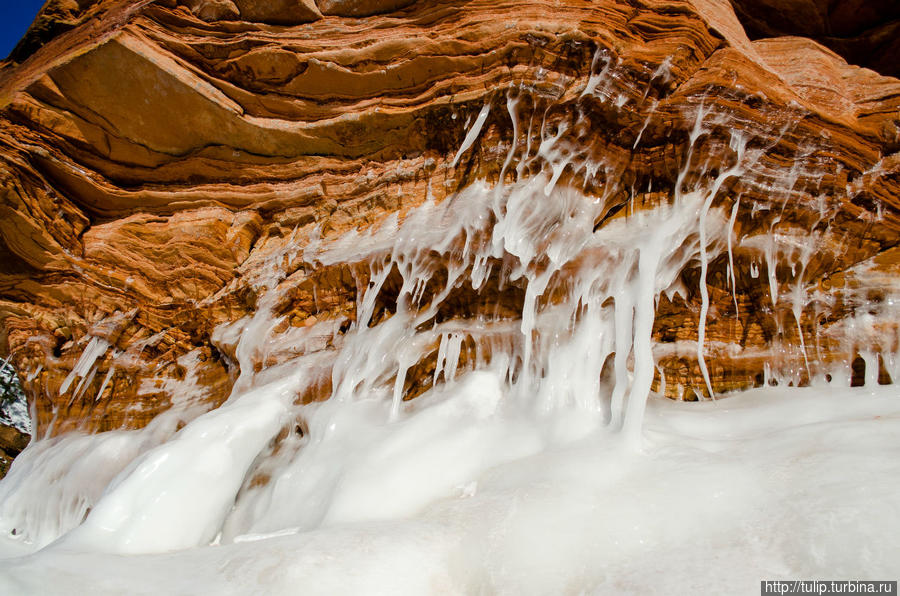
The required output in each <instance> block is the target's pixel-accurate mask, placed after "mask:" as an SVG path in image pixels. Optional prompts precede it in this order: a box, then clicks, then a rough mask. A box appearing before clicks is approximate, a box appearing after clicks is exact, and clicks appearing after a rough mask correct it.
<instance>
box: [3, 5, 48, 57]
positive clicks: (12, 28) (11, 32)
mask: <svg viewBox="0 0 900 596" xmlns="http://www.w3.org/2000/svg"><path fill="white" fill-rule="evenodd" d="M0 4H2V6H3V8H2V9H0V59H3V58H6V57H7V56H8V55H9V53H10V52H11V51H12V49H13V48H14V47H15V45H16V44H17V43H18V42H19V40H20V39H22V36H23V35H25V31H26V30H27V29H28V26H29V25H30V24H31V21H33V20H34V16H35V15H36V14H37V13H38V11H39V10H40V9H41V6H43V5H44V2H43V0H0Z"/></svg>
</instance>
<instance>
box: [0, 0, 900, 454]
mask: <svg viewBox="0 0 900 596" xmlns="http://www.w3.org/2000/svg"><path fill="white" fill-rule="evenodd" d="M747 4H748V5H749V3H747ZM54 23H56V24H54ZM37 26H38V29H37V30H33V31H32V33H31V34H30V35H31V38H30V39H32V42H30V44H31V45H30V46H28V45H27V44H26V46H27V47H26V46H20V48H19V50H18V51H17V52H16V53H14V55H13V57H14V58H15V57H16V56H18V58H16V59H17V60H19V62H12V61H8V62H7V63H5V64H3V66H2V70H0V210H2V211H0V236H2V243H0V354H5V353H7V352H8V353H11V354H12V362H13V363H14V365H15V366H16V368H17V370H18V371H20V374H21V376H22V381H23V386H24V387H25V389H26V391H27V392H28V395H29V397H30V399H31V400H32V401H33V403H34V404H35V406H36V410H35V411H36V412H37V419H36V421H35V432H36V433H37V435H38V436H48V435H53V434H58V433H61V432H65V431H68V430H72V429H76V428H77V429H82V430H87V431H101V430H107V429H112V428H120V427H140V426H143V425H145V424H146V423H147V422H148V421H149V420H151V419H152V418H153V417H154V416H155V415H156V414H157V413H159V412H160V411H162V410H165V409H166V408H169V407H170V405H171V404H172V403H173V400H180V401H181V402H185V401H188V402H191V403H196V404H198V407H204V408H208V407H213V406H215V405H216V404H218V403H221V401H222V400H224V399H225V398H226V397H227V395H228V393H229V391H230V390H231V387H232V384H233V382H234V379H235V378H236V374H237V370H236V366H237V360H236V358H235V354H234V353H233V351H234V348H235V346H234V343H233V342H229V341H228V340H227V339H223V338H222V337H219V336H217V335H215V334H214V330H215V329H216V328H217V327H219V328H220V329H221V328H222V327H220V326H221V325H223V324H226V323H232V322H235V321H238V320H240V319H241V318H242V317H245V316H247V315H249V314H252V313H253V312H254V310H255V309H256V304H257V300H258V291H259V288H258V286H257V285H256V284H255V283H254V280H256V279H257V278H258V274H259V272H260V271H263V270H264V269H265V268H266V267H267V266H269V264H270V261H271V259H273V258H281V261H282V265H283V266H284V267H286V269H287V273H288V276H287V278H286V279H285V280H284V281H283V282H282V286H283V289H284V291H285V294H284V295H285V296H287V297H288V298H286V299H284V300H283V301H282V302H281V303H280V304H278V306H277V309H276V312H277V313H278V314H283V315H285V316H286V319H285V320H286V321H288V323H286V324H289V325H291V326H293V327H298V328H299V327H303V326H310V327H311V326H313V325H315V324H317V323H322V322H325V321H332V322H334V326H335V329H336V331H335V332H334V334H332V335H331V336H329V338H327V339H326V340H323V341H322V342H320V343H318V344H315V345H311V347H308V348H306V349H309V350H321V351H323V353H326V352H328V350H330V349H332V345H331V344H333V342H335V341H339V336H340V333H342V329H343V328H344V327H345V325H344V322H345V321H351V320H352V319H353V318H354V316H355V314H354V313H355V301H356V297H357V291H356V288H357V284H358V283H365V280H366V275H367V274H368V273H367V271H368V270H367V268H366V267H364V266H363V264H361V263H343V264H340V265H334V266H329V267H322V268H318V269H314V268H310V267H308V266H306V265H304V264H303V263H302V262H301V260H300V259H298V258H296V253H294V257H293V258H292V257H291V256H290V254H289V253H288V256H287V257H283V258H282V257H279V255H284V254H286V249H287V248H290V247H292V246H293V247H296V248H297V249H298V250H302V248H303V247H304V245H305V243H306V242H307V239H308V238H309V237H310V236H311V234H312V231H313V230H314V229H316V228H318V229H319V231H320V233H321V234H322V235H323V236H324V237H325V238H326V239H328V238H336V237H337V236H338V235H340V234H341V233H343V232H345V231H347V230H350V229H354V228H361V227H368V226H372V225H376V224H378V223H379V222H381V221H383V220H384V219H385V218H386V217H387V216H388V215H390V214H392V213H401V214H405V213H407V212H408V211H409V210H410V209H411V208H413V207H415V206H417V205H420V204H421V203H422V202H423V201H424V200H425V199H426V196H427V194H428V192H429V189H430V192H431V194H432V196H433V197H434V198H435V199H436V200H438V201H440V200H443V199H444V198H445V197H447V196H448V195H450V194H452V193H453V192H455V191H458V190H459V189H461V188H464V187H466V186H467V185H468V184H470V183H472V182H473V181H475V180H478V179H486V180H488V181H491V182H496V181H497V179H498V176H499V174H500V172H501V167H502V165H503V161H504V159H505V158H506V156H507V154H508V149H509V147H510V145H511V144H514V145H516V147H519V148H520V149H521V151H522V152H526V154H527V151H529V150H531V151H532V152H533V151H534V150H535V149H534V147H536V145H537V144H538V142H539V141H540V135H541V134H542V132H541V131H542V130H554V131H558V132H559V134H560V135H563V138H564V139H565V140H566V141H567V142H568V143H569V146H572V147H576V148H577V150H578V155H579V158H580V159H582V160H583V162H584V163H588V162H590V163H594V164H604V169H603V171H602V172H601V173H600V174H599V175H596V173H592V174H590V175H589V173H588V172H587V171H586V170H585V169H577V168H574V167H569V168H566V169H565V171H563V173H562V177H561V179H560V184H563V185H570V186H574V187H578V188H579V189H583V191H584V192H585V193H587V194H588V195H589V196H595V197H601V196H603V197H606V199H605V200H609V201H610V209H609V211H608V217H607V218H604V219H603V220H601V221H598V222H597V224H596V225H597V226H598V227H602V226H603V225H606V222H607V221H609V220H610V219H612V218H615V217H626V216H627V215H628V214H629V213H630V212H633V211H634V210H636V209H642V208H646V207H649V206H652V205H655V204H658V203H660V202H665V201H671V200H672V199H673V197H674V195H675V194H676V191H677V188H676V186H677V185H678V184H682V183H683V184H685V185H696V184H698V183H700V182H703V181H704V180H709V181H711V180H713V179H715V178H716V176H717V175H718V174H719V172H720V171H723V170H725V169H726V168H728V167H729V165H730V164H731V163H733V161H734V159H735V152H734V149H733V147H731V145H730V143H731V142H732V139H733V138H734V136H733V135H732V133H733V131H735V130H738V131H741V135H742V137H743V138H744V139H745V140H746V143H747V145H746V147H747V151H750V152H753V155H754V156H755V161H754V165H753V167H752V169H751V171H748V172H746V173H744V174H743V175H742V176H740V177H732V178H729V179H728V180H726V181H725V182H724V184H722V185H721V188H719V190H718V192H717V194H716V195H715V205H717V206H720V207H722V208H723V209H725V210H726V211H727V212H732V208H733V209H734V210H733V212H734V213H735V218H734V237H735V239H736V240H735V245H734V250H733V260H734V268H733V270H732V269H731V268H730V265H729V262H728V257H727V256H724V255H723V256H720V257H717V258H716V259H715V260H714V261H713V262H711V263H710V266H709V272H708V274H707V277H706V283H707V288H708V293H709V296H710V301H711V307H710V316H709V319H708V322H707V325H706V342H707V345H708V354H709V355H708V357H707V359H708V363H709V368H710V373H711V377H712V384H713V387H714V389H715V390H716V391H724V390H730V389H738V388H744V387H748V386H752V385H758V384H760V383H763V382H766V379H767V375H769V372H768V371H767V366H778V367H780V370H781V371H782V375H783V376H782V378H790V380H791V382H796V383H805V382H808V380H809V376H810V374H811V372H810V371H811V368H810V366H811V365H810V364H809V360H812V361H813V364H812V366H813V367H814V366H815V365H817V364H821V365H822V366H825V365H828V364H829V363H834V362H844V363H846V365H847V367H848V368H849V367H851V366H855V367H856V373H855V375H856V376H859V375H864V374H865V373H864V372H862V371H861V370H860V366H859V362H858V361H857V355H858V354H860V353H862V352H863V351H865V350H870V351H872V352H873V353H876V352H884V353H887V352H889V351H891V350H894V349H895V348H896V347H897V346H896V345H893V344H894V343H896V338H895V336H896V330H895V329H894V328H893V327H890V325H888V326H889V327H890V328H885V329H882V331H883V332H881V331H880V332H878V333H874V332H873V333H874V334H873V335H872V339H871V341H868V342H867V343H866V345H865V346H861V345H858V344H859V341H856V340H854V341H850V340H847V337H848V336H847V333H845V327H846V326H847V325H848V324H849V323H848V322H852V321H854V320H856V318H858V317H860V316H863V315H865V314H866V313H869V311H871V310H872V309H873V308H876V307H877V305H879V304H881V303H882V302H884V303H885V304H887V302H886V301H888V300H889V299H890V296H891V291H892V289H893V284H894V280H895V279H896V277H895V275H894V273H895V270H896V268H897V264H898V262H900V259H898V256H900V255H898V254H897V252H896V250H895V249H894V247H895V246H896V245H897V244H898V239H900V234H898V232H900V80H897V79H894V78H890V77H885V76H881V75H879V74H877V73H876V72H874V71H871V70H867V69H865V68H860V67H858V66H854V65H850V64H848V63H847V62H845V61H844V60H843V59H842V58H840V57H839V56H838V55H837V54H835V53H833V52H832V51H830V50H828V49H826V48H825V47H823V46H821V45H819V44H817V43H816V42H814V41H812V40H810V39H807V38H803V37H775V38H763V39H757V40H755V41H751V40H750V38H748V36H747V34H746V33H745V29H744V26H743V25H742V23H741V21H739V20H738V17H737V16H736V14H735V11H734V10H733V8H732V5H731V3H729V2H728V1H727V0H599V1H589V0H572V1H569V2H564V3H559V2H550V1H546V0H544V1H541V0H515V1H513V0H470V1H465V2H459V1H451V0H446V1H441V0H435V1H429V2H425V1H420V2H410V1H408V0H317V1H315V2H314V1H313V0H296V1H291V2H287V1H278V2H265V1H262V0H188V1H184V2H181V1H179V2H176V1H175V0H168V1H165V0H159V1H156V2H153V1H147V0H142V1H132V2H129V1H123V0H99V1H94V2H90V1H79V2H75V1H74V0H68V1H62V0H60V1H59V2H52V3H51V4H50V5H48V7H47V8H45V9H44V14H43V16H42V17H39V19H38V21H37ZM28 39H29V38H28V37H26V41H27V40H28ZM34 40H37V41H34ZM41 42H43V45H40V47H39V48H36V49H35V48H34V47H32V46H37V45H39V43H41ZM29 48H31V49H32V50H33V53H29V51H30V50H29ZM509 94H515V95H516V96H517V97H519V104H518V105H519V109H518V112H517V115H516V119H517V126H516V127H514V124H513V122H514V119H513V118H511V117H510V115H509V114H508V113H507V111H506V109H505V107H504V106H505V102H506V99H507V97H508V96H509ZM486 103H487V104H489V105H492V106H495V107H496V108H497V109H492V110H491V111H490V113H489V115H488V117H487V120H486V121H485V124H484V127H483V129H482V132H481V135H480V136H479V137H478V139H477V141H476V142H475V144H474V146H473V147H472V149H470V150H469V151H468V152H466V153H465V155H463V156H462V159H461V160H460V161H459V163H458V164H456V165H453V163H452V162H453V158H454V155H455V153H456V152H457V150H458V149H459V147H460V146H461V144H462V142H463V139H464V137H465V136H466V133H467V131H468V128H467V125H468V124H470V123H471V121H472V120H473V119H474V118H475V116H476V115H477V114H478V113H479V111H480V110H481V108H482V106H484V105H485V104H486ZM698 113H699V114H700V115H704V116H705V117H704V118H703V123H704V129H703V134H702V135H701V136H700V137H698V138H692V131H694V130H695V127H696V124H697V121H698ZM532 123H533V124H534V126H532ZM541 123H542V124H543V128H541V127H540V126H539V124H541ZM529 148H530V149H529ZM517 160H521V158H517ZM513 165H515V164H513ZM513 169H514V168H513ZM510 171H512V170H510ZM526 174H527V173H526ZM682 174H683V179H682V178H681V177H680V175H682ZM510 175H511V174H507V176H510ZM786 180H789V183H786V182H785V181H786ZM810 239H812V240H810ZM809 242H813V244H809ZM807 245H809V246H813V249H814V250H812V252H811V253H810V254H809V255H808V259H806V261H805V262H804V263H803V264H802V267H800V266H798V262H799V261H798V258H797V254H798V251H802V247H803V246H807ZM760 268H762V269H763V271H764V272H763V273H762V274H761V275H754V274H753V272H754V271H758V270H759V269H760ZM769 268H770V269H771V270H772V271H773V272H774V275H773V276H772V278H773V279H774V282H772V283H770V281H769V279H768V277H767V272H768V271H769ZM731 273H734V285H733V286H732V282H731V275H730V274H731ZM682 280H683V286H684V288H685V291H684V292H682V293H680V294H676V295H674V296H673V297H672V298H671V299H670V298H667V297H663V298H661V299H660V302H659V305H658V312H657V320H656V324H655V328H654V339H655V340H656V342H657V350H656V354H657V357H658V359H659V365H660V370H661V371H662V374H661V376H658V378H657V388H662V381H663V380H665V391H666V393H667V394H668V395H670V396H672V397H685V398H691V397H693V396H694V395H695V394H696V393H699V394H704V393H706V392H707V390H706V389H705V387H704V382H703V380H702V378H700V376H699V370H698V363H697V358H696V349H695V348H693V349H686V348H685V347H684V346H685V345H689V344H690V343H691V342H693V343H694V344H696V341H697V337H698V327H699V321H700V303H701V297H700V292H699V287H700V283H701V277H700V272H699V264H697V265H696V266H692V267H689V268H688V269H686V270H684V271H683V272H682ZM773 284H774V285H773ZM798 285H802V286H803V287H804V288H807V289H808V290H809V292H810V293H811V294H810V295H811V296H813V299H810V300H807V301H805V302H804V303H803V304H802V305H801V312H800V315H801V316H800V321H799V324H798V322H797V321H796V318H795V313H794V312H793V309H792V305H791V303H790V301H788V300H786V299H784V298H779V297H780V296H788V295H790V293H791V291H792V289H793V288H795V287H797V286H798ZM391 288H392V286H391V284H390V283H388V284H386V285H385V290H384V292H383V294H384V295H383V296H382V297H380V306H379V308H381V311H382V315H381V316H382V317H387V316H390V314H391V312H392V308H394V307H395V298H396V295H394V296H393V298H394V303H392V296H391V292H392V291H394V292H396V288H394V289H393V290H392V289H391ZM488 288H489V289H488V290H486V291H485V292H482V293H481V294H480V295H473V294H472V293H471V292H468V291H467V290H466V289H465V288H459V289H458V295H454V299H453V300H450V301H448V303H447V304H448V306H447V312H444V313H442V315H441V316H442V317H443V318H453V317H458V318H463V319H464V318H467V317H473V316H476V315H477V314H478V312H480V309H484V308H488V307H490V308H491V309H499V310H500V311H502V312H503V313H508V316H509V317H515V316H516V315H517V313H518V312H520V311H521V304H522V299H523V296H522V289H521V288H517V287H505V288H503V289H501V288H499V287H496V286H491V285H490V283H489V284H488ZM816 292H818V294H817V293H816ZM815 296H819V297H818V298H815ZM547 299H548V300H552V296H549V297H547ZM873 305H875V306H873ZM863 311H865V312H863ZM879 312H881V311H879ZM882 319H883V320H882ZM882 319H879V322H878V325H882V326H883V325H884V321H889V320H890V317H887V318H885V317H882ZM879 329H881V328H880V327H879ZM801 333H802V337H803V340H804V344H803V345H804V349H805V353H804V352H803V351H802V350H801V348H800V338H801V335H800V334H801ZM853 337H855V338H857V339H858V338H859V337H861V336H859V335H858V334H857V335H854V336H853ZM101 341H102V342H105V343H106V344H108V346H109V347H108V349H104V351H103V352H102V354H100V355H99V357H98V358H97V361H96V364H93V363H91V362H87V363H82V364H83V365H84V366H88V368H87V369H86V370H84V371H83V374H79V375H74V376H73V375H72V374H70V373H71V372H72V371H73V369H74V368H76V365H77V363H78V362H79V360H80V359H81V358H82V355H83V354H84V353H85V350H86V348H89V347H90V345H91V344H92V343H93V347H94V348H97V347H98V346H99V347H105V344H101V343H100V342H101ZM854 342H855V343H854ZM879 342H881V343H879ZM882 344H883V345H882ZM290 357H291V354H290V353H278V352H276V353H270V354H267V355H264V356H263V355H261V356H260V357H259V358H258V359H257V360H258V361H257V362H256V366H259V367H264V366H270V365H272V364H277V363H278V362H282V361H285V360H286V359H289V358H290ZM429 358H430V360H429ZM877 361H878V360H875V361H874V362H877ZM881 361H882V362H884V357H882V360H881ZM773 363H774V364H773ZM92 364H93V365H92ZM462 364H463V365H464V364H465V354H463V359H462ZM89 365H92V366H89ZM880 366H885V365H884V364H882V365H880ZM433 370H434V362H433V355H432V356H431V357H428V356H426V357H423V359H422V361H421V362H419V363H418V364H417V365H416V366H415V367H414V368H413V369H412V372H411V373H410V374H409V376H408V377H407V383H406V387H405V391H406V394H407V397H411V396H414V395H416V394H417V393H418V392H419V391H420V390H421V383H420V382H419V381H420V380H421V379H423V378H426V377H427V375H428V374H429V371H433ZM784 371H794V372H793V373H792V374H793V377H791V375H790V374H787V373H785V372H784ZM785 374H787V377H785V376H784V375H785ZM868 374H870V375H871V374H872V372H871V370H870V371H869V373H868ZM886 374H887V372H886V371H882V370H879V371H878V376H882V377H884V376H885V375H886ZM328 390H329V386H328V381H327V378H325V379H323V382H322V384H321V386H320V387H319V388H318V390H317V392H315V393H314V394H310V395H307V396H303V399H321V398H323V397H326V396H327V395H328Z"/></svg>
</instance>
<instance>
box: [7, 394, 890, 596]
mask: <svg viewBox="0 0 900 596" xmlns="http://www.w3.org/2000/svg"><path fill="white" fill-rule="evenodd" d="M476 381H477V382H476ZM483 382H484V379H477V380H473V381H472V384H469V383H460V385H459V386H458V387H459V392H458V394H456V395H452V396H442V398H440V399H434V400H433V401H432V403H429V404H427V405H426V406H423V407H422V408H421V409H420V410H419V411H418V412H416V413H415V414H413V415H411V416H409V417H408V418H405V419H403V420H402V421H398V422H397V423H396V425H397V428H396V429H395V430H396V431H398V432H387V430H385V431H383V432H375V433H373V434H371V435H369V436H367V437H365V438H364V439H360V440H359V442H360V443H362V444H363V445H355V446H352V447H351V446H349V445H346V444H345V447H344V448H346V449H347V450H348V453H349V452H350V451H353V450H354V449H355V451H354V452H355V454H356V455H355V456H353V457H349V458H348V459H350V460H354V459H355V461H356V462H357V464H356V467H355V468H354V467H353V466H352V465H351V466H350V467H351V468H353V469H352V470H350V471H349V472H348V478H352V479H353V480H352V481H349V482H345V483H340V485H339V486H338V487H337V489H336V490H335V492H334V493H333V498H332V503H333V504H337V503H343V504H342V505H340V506H336V507H334V508H332V509H330V511H331V518H330V519H327V520H326V521H325V522H324V523H322V524H321V525H320V526H319V527H317V528H316V529H312V530H306V531H304V530H302V529H299V528H296V527H295V528H292V529H288V530H287V531H283V532H274V533H273V534H271V535H270V536H268V537H267V536H266V535H265V534H257V535H254V536H248V537H247V538H249V539H250V540H248V541H237V542H236V543H235V544H231V545H220V546H206V547H201V548H194V549H189V550H182V551H178V552H173V553H168V554H158V555H132V556H120V555H106V554H101V553H97V552H92V551H90V550H88V549H84V548H80V549H78V550H71V549H68V548H66V547H65V544H60V545H59V546H58V547H51V548H48V549H45V550H44V551H41V552H39V553H37V554H36V555H33V556H30V557H25V558H20V559H9V560H6V561H4V562H2V563H0V569H2V574H0V592H3V593H10V594H71V593H93V594H154V593H156V594H158V593H169V594H207V593H220V594H235V595H237V594H254V593H256V594H295V593H298V592H303V593H309V594H416V595H421V594H493V593H498V594H584V593H587V594H593V593H596V594H603V593H610V592H616V593H632V594H672V593H689V592H691V591H697V592H712V593H735V594H753V593H758V589H759V583H758V582H759V579H760V578H797V577H803V578H827V577H832V578H833V577H896V576H897V574H898V572H900V503H898V499H897V496H898V495H900V444H898V441H897V436H900V396H898V395H897V391H896V389H895V388H893V387H879V388H875V389H872V388H869V389H866V388H860V389H852V390H851V389H842V390H837V389H834V388H802V389H786V390H785V389H760V390H754V391H752V392H748V393H747V394H744V395H739V396H735V397H729V398H727V399H724V400H720V401H718V402H717V403H711V402H702V403H693V404H692V403H683V402H682V403H678V402H668V401H664V400H661V399H651V402H650V404H649V409H648V413H647V425H646V427H647V428H646V431H645V447H644V449H643V450H642V451H641V452H630V451H626V450H624V449H622V448H621V443H619V442H614V441H611V440H610V436H609V434H608V433H606V432H605V431H597V432H590V433H584V432H581V433H579V434H580V438H578V439H576V440H573V441H570V442H568V443H559V442H553V441H550V440H548V439H547V437H548V436H550V434H552V433H550V432H549V431H550V429H551V427H552V426H554V425H568V424H571V420H566V417H565V416H564V415H561V416H559V417H550V418H547V419H544V420H542V421H539V422H538V421H534V420H531V421H527V420H524V419H523V418H522V417H521V416H519V415H517V414H516V413H515V412H505V411H500V412H499V413H498V415H495V416H494V417H493V420H492V422H491V423H490V424H491V425H492V428H491V429H490V433H488V432H487V429H486V428H481V429H480V430H479V429H478V424H479V420H480V421H481V423H484V422H485V418H484V417H483V415H484V410H482V411H480V412H479V411H477V408H476V407H475V404H474V403H473V402H472V399H473V398H472V396H473V395H474V396H477V397H475V398H474V399H475V400H476V401H478V402H483V403H484V404H485V407H486V408H488V409H489V408H491V407H494V406H495V404H493V402H492V400H491V397H490V395H488V394H487V392H484V391H481V389H480V387H482V386H483ZM346 422H347V424H348V426H349V425H352V424H353V422H352V421H350V420H348V421H346ZM473 424H474V425H475V427H474V429H473V426H472V425H473ZM346 430H347V431H348V432H349V430H350V429H349V428H348V429H346ZM497 432H500V433H501V436H504V438H505V439H507V440H509V439H517V440H518V441H517V442H518V445H519V447H518V449H519V450H518V452H517V453H515V452H513V450H510V451H507V452H506V453H505V454H503V455H498V454H497V452H496V451H495V449H494V447H495V445H491V444H490V443H488V444H484V443H483V442H481V439H480V438H479V437H481V438H482V439H483V438H484V437H485V436H488V434H489V435H490V436H492V437H493V436H496V433H497ZM398 434H399V435H400V438H399V439H398ZM398 440H399V441H400V442H401V443H402V449H398V448H397V447H399V445H398V444H397V442H398ZM461 446H465V447H466V448H465V449H460V447H461ZM421 449H425V450H426V451H425V452H424V453H423V452H422V451H421ZM425 459H427V460H428V461H434V462H436V464H437V466H439V469H435V468H434V467H429V466H427V465H423V462H424V461H425ZM498 460H499V461H498ZM443 471H446V476H444V475H443V473H442V472H443ZM435 476H438V477H442V478H445V479H447V480H448V482H446V483H445V485H444V486H443V487H440V488H434V484H433V479H434V477H435ZM401 478H402V480H400V479H401ZM451 480H452V482H451ZM423 487H431V488H428V489H423ZM423 490H424V492H423ZM391 499H396V503H397V506H396V507H390V506H385V503H388V502H389V501H390V500H391ZM354 504H355V505H356V507H354V506H353V505H354ZM298 506H300V503H298Z"/></svg>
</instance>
